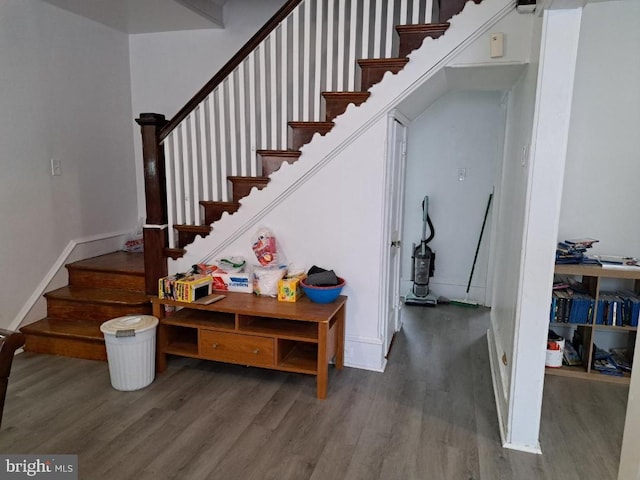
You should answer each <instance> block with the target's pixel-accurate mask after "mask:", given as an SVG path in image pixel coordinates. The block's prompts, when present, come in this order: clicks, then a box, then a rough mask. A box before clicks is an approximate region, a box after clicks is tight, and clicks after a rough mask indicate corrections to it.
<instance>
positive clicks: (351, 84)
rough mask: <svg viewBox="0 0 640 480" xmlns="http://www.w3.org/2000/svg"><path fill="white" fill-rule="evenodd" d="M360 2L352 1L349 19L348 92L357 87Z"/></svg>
mask: <svg viewBox="0 0 640 480" xmlns="http://www.w3.org/2000/svg"><path fill="white" fill-rule="evenodd" d="M357 13H358V2H357V1H356V0H351V15H350V17H351V18H350V19H349V56H348V59H349V60H348V62H347V90H348V91H350V92H353V91H354V90H355V88H356V87H355V86H356V41H357V40H356V38H357V36H358V19H357Z"/></svg>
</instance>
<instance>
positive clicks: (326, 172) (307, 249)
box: [170, 117, 387, 371]
mask: <svg viewBox="0 0 640 480" xmlns="http://www.w3.org/2000/svg"><path fill="white" fill-rule="evenodd" d="M386 129H387V119H386V117H383V118H381V119H380V120H378V121H376V122H375V123H374V124H373V125H372V126H371V127H370V128H368V129H367V130H366V132H364V134H363V135H362V136H361V137H359V138H357V139H356V140H355V141H354V142H353V143H352V144H350V145H349V146H347V147H346V148H345V149H344V150H342V151H341V152H340V153H339V154H337V156H335V157H334V158H332V160H330V162H329V163H328V164H326V165H325V166H324V167H323V168H322V169H320V170H318V171H317V172H316V173H314V174H313V175H312V177H311V178H310V179H309V180H307V182H306V183H305V184H304V187H303V188H300V189H296V190H295V191H294V192H293V193H292V194H291V195H290V196H289V197H288V198H287V199H286V201H285V202H282V203H279V204H278V205H277V206H275V207H274V208H273V209H272V210H271V211H270V212H269V215H268V217H267V219H263V221H262V222H260V223H259V224H258V225H257V226H256V227H255V228H251V229H249V230H248V231H246V232H245V233H244V234H242V235H241V236H239V237H237V238H236V239H234V241H233V244H232V245H231V246H229V247H228V248H226V249H224V250H223V251H222V252H220V254H219V256H217V257H216V258H223V257H227V256H232V255H242V256H244V257H245V258H246V259H247V261H248V263H249V264H251V265H257V263H258V262H257V260H256V257H255V255H254V253H253V251H252V250H251V246H252V244H253V242H254V241H255V239H256V232H257V231H258V229H259V228H262V227H266V228H269V229H270V230H271V231H272V233H273V234H274V235H275V236H276V238H277V240H278V243H279V246H280V247H281V252H282V253H283V254H284V256H285V257H286V259H287V261H288V262H289V263H294V264H296V265H300V266H302V267H303V268H304V269H305V270H307V269H308V268H309V267H311V266H312V265H318V266H320V267H323V268H327V269H333V270H335V272H336V274H337V275H339V276H341V277H343V278H345V280H346V282H347V283H346V286H345V288H344V290H343V294H344V295H347V296H349V301H348V304H347V322H346V344H345V363H346V364H347V365H348V366H351V367H359V368H365V369H368V370H377V371H380V370H382V369H383V368H384V358H383V356H384V353H383V349H382V345H383V336H384V328H383V325H380V323H379V321H380V318H381V316H380V314H379V311H378V309H379V305H378V302H377V301H375V300H377V299H380V298H382V297H383V296H384V295H386V292H383V291H381V290H380V288H381V286H380V279H381V274H382V273H381V270H382V268H383V265H382V264H381V262H380V261H379V260H378V259H379V258H381V256H382V248H383V241H382V235H381V232H382V227H383V225H382V223H383V211H384V199H383V198H382V195H381V192H383V191H384V187H385V184H384V182H385V180H384V166H385V157H386V152H387V146H386V137H387V130H386ZM312 161H313V154H312V153H310V154H309V158H306V157H305V156H304V155H303V156H302V157H301V158H300V160H299V161H298V162H296V164H294V165H291V166H289V165H286V164H285V165H283V166H282V167H281V169H280V170H279V171H278V172H276V173H275V174H274V175H273V176H272V181H271V184H270V185H269V187H270V188H274V189H277V188H278V187H279V185H275V184H276V183H278V182H279V181H280V178H281V175H280V174H286V173H288V172H287V171H288V170H290V169H301V168H306V165H305V164H306V163H307V162H309V163H311V162H312ZM265 190H266V189H265ZM256 193H266V192H265V191H264V190H263V191H261V192H256ZM247 198H248V197H247ZM211 240H212V239H207V238H205V239H197V240H196V242H194V243H193V244H191V246H192V247H193V248H192V250H194V251H197V250H198V248H201V247H202V246H205V245H206V244H207V243H209V241H211ZM384 248H386V247H384ZM190 253H191V252H188V255H190ZM198 260H201V259H200V258H194V257H193V256H189V257H188V258H182V259H180V260H179V262H178V266H177V268H176V265H175V264H173V265H170V268H173V269H174V270H175V271H184V270H185V269H187V268H189V266H190V265H191V264H193V263H195V262H197V261H198Z"/></svg>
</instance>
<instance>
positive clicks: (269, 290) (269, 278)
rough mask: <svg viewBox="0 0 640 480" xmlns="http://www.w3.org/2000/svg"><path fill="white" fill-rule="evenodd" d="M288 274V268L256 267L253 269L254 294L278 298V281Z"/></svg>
mask: <svg viewBox="0 0 640 480" xmlns="http://www.w3.org/2000/svg"><path fill="white" fill-rule="evenodd" d="M286 274H287V269H286V267H280V268H275V267H255V268H254V269H253V293H255V294H256V295H259V296H263V297H277V296H278V281H279V280H280V279H281V278H282V277H284V276H285V275H286Z"/></svg>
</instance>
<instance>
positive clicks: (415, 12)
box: [411, 0, 431, 25]
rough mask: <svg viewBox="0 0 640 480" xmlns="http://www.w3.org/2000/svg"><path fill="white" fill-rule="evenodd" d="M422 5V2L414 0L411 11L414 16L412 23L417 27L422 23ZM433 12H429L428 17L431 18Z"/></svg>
mask: <svg viewBox="0 0 640 480" xmlns="http://www.w3.org/2000/svg"><path fill="white" fill-rule="evenodd" d="M420 3H422V2H421V1H420V0H413V9H412V10H411V14H412V19H411V23H412V24H414V25H416V24H418V23H420ZM430 11H431V10H427V14H426V16H427V17H428V16H429V13H428V12H430Z"/></svg>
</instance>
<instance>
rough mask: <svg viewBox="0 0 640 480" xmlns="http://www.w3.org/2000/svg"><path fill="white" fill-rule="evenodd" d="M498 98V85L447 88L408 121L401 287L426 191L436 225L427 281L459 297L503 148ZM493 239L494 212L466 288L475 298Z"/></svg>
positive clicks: (406, 280)
mask: <svg viewBox="0 0 640 480" xmlns="http://www.w3.org/2000/svg"><path fill="white" fill-rule="evenodd" d="M501 99H502V93H501V92H471V91H457V92H449V93H448V94H446V95H445V96H443V97H442V98H440V99H439V100H438V101H436V102H435V103H434V104H433V105H432V106H431V107H429V108H428V109H427V110H426V111H425V112H424V113H423V114H422V115H421V116H420V117H418V118H417V119H416V120H414V121H413V122H412V123H411V125H410V127H409V140H408V151H407V167H406V186H405V203H404V205H405V211H404V228H403V234H402V245H403V248H402V274H401V277H402V292H403V293H406V292H407V291H409V290H410V288H411V281H410V278H411V264H412V260H411V244H412V243H419V240H420V237H421V235H422V199H423V198H424V196H425V195H428V196H429V216H430V217H431V220H432V221H433V224H434V227H435V230H436V235H435V237H434V239H433V240H432V242H431V243H430V244H429V246H430V247H431V248H432V249H433V250H434V251H435V252H436V263H435V267H436V269H435V273H434V277H433V278H432V279H431V281H430V284H429V285H430V288H431V290H432V291H433V293H435V294H436V295H444V296H446V297H449V298H464V296H465V290H466V287H467V282H468V280H469V274H470V272H471V266H472V265H473V257H474V254H475V250H476V246H477V242H478V237H479V235H480V230H481V227H482V221H483V217H484V213H485V210H486V204H487V200H488V199H489V194H490V193H491V190H492V187H493V185H494V181H495V176H496V165H497V162H498V160H499V158H498V157H499V155H500V154H501V152H502V150H501V146H500V145H499V142H500V140H501V139H502V132H503V131H504V121H505V118H504V114H503V112H502V108H501ZM500 160H501V159H500ZM459 169H465V170H466V179H465V180H463V181H460V180H459V179H458V170H459ZM428 234H429V228H428V227H427V235H428ZM490 243H491V212H490V214H489V218H488V219H487V226H486V227H485V231H484V235H483V240H482V245H481V249H480V252H479V255H478V261H477V263H476V268H475V271H474V274H473V281H472V289H471V290H470V295H469V298H470V299H475V300H477V301H479V302H480V303H484V298H485V288H486V283H487V260H488V252H489V245H490Z"/></svg>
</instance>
